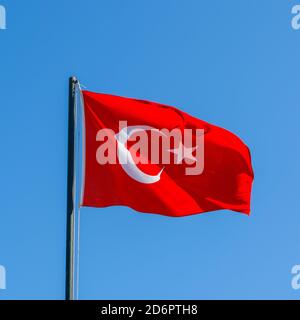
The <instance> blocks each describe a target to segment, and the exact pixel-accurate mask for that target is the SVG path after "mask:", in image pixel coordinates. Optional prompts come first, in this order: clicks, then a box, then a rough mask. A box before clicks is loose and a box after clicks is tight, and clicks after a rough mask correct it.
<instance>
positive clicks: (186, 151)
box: [168, 141, 198, 164]
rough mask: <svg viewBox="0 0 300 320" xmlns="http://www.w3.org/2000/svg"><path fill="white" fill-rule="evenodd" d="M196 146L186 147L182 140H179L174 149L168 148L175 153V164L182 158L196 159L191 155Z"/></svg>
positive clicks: (180, 161)
mask: <svg viewBox="0 0 300 320" xmlns="http://www.w3.org/2000/svg"><path fill="white" fill-rule="evenodd" d="M197 148H198V146H196V147H191V148H186V147H185V146H184V145H183V144H182V142H181V141H180V142H179V146H178V148H176V149H169V150H168V151H169V152H172V153H174V154H175V155H176V164H179V163H182V160H183V159H190V160H193V161H197V159H196V158H195V157H194V156H193V152H194V151H195V150H196V149H197Z"/></svg>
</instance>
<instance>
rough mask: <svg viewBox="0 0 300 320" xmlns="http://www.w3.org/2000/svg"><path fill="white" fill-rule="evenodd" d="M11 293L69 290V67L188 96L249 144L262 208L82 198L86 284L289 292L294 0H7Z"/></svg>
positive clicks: (108, 85) (83, 76) (97, 292)
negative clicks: (176, 211) (204, 210)
mask: <svg viewBox="0 0 300 320" xmlns="http://www.w3.org/2000/svg"><path fill="white" fill-rule="evenodd" d="M298 2H300V1H298ZM0 4H3V5H5V6H6V10H7V30H5V31H2V30H1V31H0V44H1V47H0V48H1V56H0V57H1V59H0V108H1V109H0V110H1V117H0V140H1V157H0V179H1V183H0V199H1V206H0V216H1V220H0V264H2V265H4V266H5V267H6V270H7V290H2V291H0V299H9V298H17V299H24V298H26V299H32V298H37V299H44V298H47V299H63V298H64V276H65V221H66V217H65V208H66V162H67V98H68V77H69V76H70V75H73V74H74V75H77V77H78V78H79V79H80V80H81V82H82V83H83V84H85V85H86V86H87V87H88V89H89V90H91V91H99V92H105V93H113V94H118V95H124V96H130V97H137V98H143V99H148V100H154V101H159V102H162V103H165V104H169V105H174V106H177V107H179V108H181V109H183V110H184V111H187V112H189V113H190V114H192V115H194V116H196V117H199V118H201V119H203V120H206V121H208V122H211V123H213V124H216V125H219V126H222V127H225V128H226V129H228V130H230V131H232V132H234V133H236V134H237V135H239V136H240V137H241V138H242V139H243V140H244V141H245V142H246V143H247V144H248V146H249V147H250V149H251V152H252V158H253V166H254V171H255V182H254V186H253V195H252V215H251V216H250V217H247V216H245V215H241V214H238V213H234V212H229V211H219V212H212V213H208V214H203V215H195V216H191V217H187V218H182V219H172V218H168V217H163V216H158V215H150V214H148V215H147V214H141V213H136V212H134V211H133V210H131V209H128V208H122V207H113V208H107V209H90V208H89V209H87V208H85V209H82V212H81V220H82V224H81V260H80V298H81V299H102V298H120V299H122V298H127V299H131V298H137V299H139V298H166V299H169V298H170V299H171V298H174V299H175V298H178V299H181V298H183V299H187V298H194V299H201V298H217V299H218V298H246V299H247V298H257V299H260V298H291V299H300V291H295V290H293V289H292V287H291V284H290V282H291V277H292V276H291V268H292V266H293V265H295V264H300V239H299V238H300V235H299V226H300V212H299V207H298V199H299V191H300V190H299V189H300V188H299V181H300V169H299V163H300V150H299V119H300V108H299V93H300V79H299V57H300V30H299V31H295V30H293V29H292V28H291V23H290V21H291V17H292V16H291V8H292V6H293V5H294V4H297V1H292V0H281V1H279V0H276V1H274V0H264V1H261V0H255V1H254V0H253V1H241V0H228V1H223V0H217V1H210V0H201V1H200V0H189V1H179V0H177V1H176V0H164V1H161V0H151V1H145V0H143V1H141V0H135V1H133V0H129V1H122V0H119V1H116V0H112V1H97V0H87V1H75V0H72V1H71V0H64V1H61V0H60V1H58V0H52V1H38V0H26V1H19V0H18V1H17V0H6V1H5V0H0Z"/></svg>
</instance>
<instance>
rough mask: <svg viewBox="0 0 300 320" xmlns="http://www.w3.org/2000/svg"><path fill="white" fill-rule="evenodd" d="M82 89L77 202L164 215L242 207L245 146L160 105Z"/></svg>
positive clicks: (245, 200)
mask: <svg viewBox="0 0 300 320" xmlns="http://www.w3.org/2000/svg"><path fill="white" fill-rule="evenodd" d="M82 94H83V101H84V116H85V120H84V123H85V179H84V184H83V197H82V206H90V207H107V206H113V205H123V206H128V207H131V208H133V209H135V210H137V211H140V212H148V213H158V214H162V215H168V216H186V215H191V214H196V213H202V212H207V211H213V210H220V209H230V210H233V211H238V212H242V213H246V214H249V213H250V195H251V186H252V181H253V171H252V166H251V158H250V152H249V149H248V147H247V146H246V145H245V144H244V143H243V142H242V141H241V140H240V139H239V138H238V137H237V136H235V135H234V134H232V133H230V132H229V131H227V130H225V129H222V128H220V127H217V126H214V125H211V124H209V123H207V122H204V121H202V120H199V119H196V118H194V117H192V116H190V115H188V114H187V113H185V112H182V111H180V110H178V109H176V108H174V107H170V106H166V105H163V104H159V103H154V102H149V101H144V100H137V99H130V98H123V97H119V96H113V95H108V94H98V93H92V92H89V91H83V92H82Z"/></svg>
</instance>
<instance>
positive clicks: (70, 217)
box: [66, 77, 78, 300]
mask: <svg viewBox="0 0 300 320" xmlns="http://www.w3.org/2000/svg"><path fill="white" fill-rule="evenodd" d="M77 83H78V80H77V79H76V78H75V77H71V78H69V111H68V112H69V116H68V117H69V119H68V178H67V232H66V300H73V299H74V224H75V212H74V209H75V205H74V201H75V200H74V195H75V190H74V188H75V185H74V184H75V169H74V152H75V99H76V84H77Z"/></svg>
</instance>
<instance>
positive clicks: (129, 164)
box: [115, 126, 164, 184]
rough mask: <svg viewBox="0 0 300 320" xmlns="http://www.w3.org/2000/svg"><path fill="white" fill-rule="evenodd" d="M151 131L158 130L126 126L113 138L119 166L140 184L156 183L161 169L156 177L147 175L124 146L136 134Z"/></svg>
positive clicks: (147, 127) (148, 127)
mask: <svg viewBox="0 0 300 320" xmlns="http://www.w3.org/2000/svg"><path fill="white" fill-rule="evenodd" d="M145 130H152V131H157V132H159V130H158V129H156V128H153V127H150V126H128V127H125V128H123V129H122V130H120V132H119V133H118V134H116V135H115V138H116V140H117V143H118V158H119V162H120V165H121V166H122V168H123V170H124V171H125V172H126V173H127V174H128V175H129V176H130V177H131V178H132V179H134V180H136V181H138V182H140V183H146V184H151V183H155V182H158V181H159V180H160V175H161V174H162V172H163V170H164V168H163V169H161V171H160V172H159V173H158V174H157V175H153V176H152V175H149V174H146V173H144V172H143V171H142V170H140V169H139V168H138V167H137V166H136V164H135V162H134V160H133V158H132V155H131V153H130V152H129V150H128V149H127V148H126V146H125V144H126V142H127V141H128V139H129V138H130V137H131V136H132V135H133V134H134V133H136V132H139V131H145Z"/></svg>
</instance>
